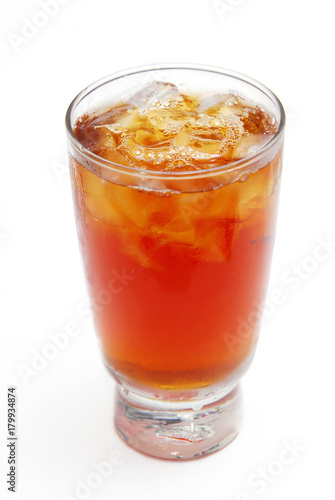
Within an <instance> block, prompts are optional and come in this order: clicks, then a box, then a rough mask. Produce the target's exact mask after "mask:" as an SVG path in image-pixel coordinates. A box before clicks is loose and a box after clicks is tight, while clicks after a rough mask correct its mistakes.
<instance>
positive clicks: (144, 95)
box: [128, 82, 184, 113]
mask: <svg viewBox="0 0 335 500" xmlns="http://www.w3.org/2000/svg"><path fill="white" fill-rule="evenodd" d="M128 101H129V102H130V104H132V105H133V106H136V107H137V109H138V110H139V112H140V113H146V112H147V111H148V110H149V109H152V108H153V107H157V108H164V107H169V106H173V107H176V106H177V105H178V104H182V103H183V101H184V100H183V97H182V96H181V95H180V93H179V91H178V88H177V87H176V85H173V84H172V83H166V82H152V83H149V84H148V85H147V86H146V87H144V88H142V89H141V90H138V91H136V92H135V93H134V94H132V95H130V96H128Z"/></svg>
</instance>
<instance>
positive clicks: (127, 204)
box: [72, 123, 280, 390]
mask: <svg viewBox="0 0 335 500" xmlns="http://www.w3.org/2000/svg"><path fill="white" fill-rule="evenodd" d="M86 125H87V124H86ZM81 126H82V130H84V131H85V130H86V129H87V127H88V125H87V126H86V128H85V123H84V126H83V125H81ZM77 135H78V136H79V137H80V139H81V140H82V142H83V143H85V137H83V136H82V137H81V136H80V130H79V128H77ZM91 137H92V136H91ZM109 154H110V153H109ZM118 154H119V152H118ZM138 161H139V160H138ZM124 163H127V162H126V161H125V162H124ZM72 174H73V185H74V192H75V200H76V209H77V219H78V231H79V236H80V241H81V246H82V252H83V256H84V261H85V267H86V273H87V277H88V281H89V286H90V293H91V299H92V305H93V310H94V316H95V321H96V330H97V333H98V336H99V338H100V340H101V346H102V350H103V353H104V357H105V359H106V362H107V363H108V365H109V366H110V367H111V369H112V371H113V372H114V373H115V375H116V377H118V376H120V377H122V378H123V379H126V380H128V381H129V382H130V383H132V384H134V385H136V384H141V385H145V386H148V387H150V388H155V387H156V388H157V389H158V388H164V389H168V390H182V389H185V390H192V389H194V388H199V387H205V386H211V385H213V384H216V383H218V382H221V381H223V380H226V379H228V378H229V377H231V376H232V375H233V374H234V373H235V372H236V371H237V370H238V368H239V367H240V366H241V365H243V363H244V362H247V360H248V359H250V358H251V357H252V354H253V351H254V348H255V344H256V341H257V337H258V333H259V326H260V319H261V318H260V316H261V313H260V311H261V303H262V301H264V299H265V293H266V286H267V279H268V272H269V267H270V260H271V255H272V248H273V242H274V230H275V220H276V210H277V201H278V183H279V177H280V156H277V157H276V158H274V159H273V160H272V161H271V162H270V163H269V164H268V165H266V166H264V167H262V168H260V169H259V170H258V171H256V172H254V173H249V174H247V175H244V176H243V177H242V178H240V179H239V180H235V181H233V182H230V183H227V184H224V183H223V184H224V185H221V186H220V185H216V186H215V189H213V187H212V188H210V189H209V188H208V189H204V186H202V185H200V184H199V191H198V192H176V191H169V190H165V191H164V190H163V191H159V190H152V191H151V190H145V189H141V188H136V186H123V185H118V184H116V183H113V182H109V181H108V180H106V179H103V178H101V177H99V176H98V175H96V174H94V173H92V172H90V171H89V170H87V169H86V168H84V167H83V166H82V165H80V164H79V163H78V162H77V161H75V160H73V159H72Z"/></svg>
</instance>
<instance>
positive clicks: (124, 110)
mask: <svg viewBox="0 0 335 500" xmlns="http://www.w3.org/2000/svg"><path fill="white" fill-rule="evenodd" d="M133 109H134V106H132V105H124V106H117V107H116V108H112V109H110V110H109V111H107V113H102V114H100V115H99V116H97V117H96V118H94V119H93V120H92V121H91V123H90V125H91V126H92V127H97V126H101V125H106V124H107V125H111V124H114V123H119V122H120V120H121V118H124V116H125V115H126V114H129V113H130V112H131V111H132V110H133Z"/></svg>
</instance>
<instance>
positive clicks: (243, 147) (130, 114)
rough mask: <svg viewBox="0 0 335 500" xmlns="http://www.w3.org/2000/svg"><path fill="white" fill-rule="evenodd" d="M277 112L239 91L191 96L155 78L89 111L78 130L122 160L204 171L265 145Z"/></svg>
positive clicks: (100, 150) (90, 144) (95, 148)
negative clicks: (119, 101) (115, 103)
mask: <svg viewBox="0 0 335 500" xmlns="http://www.w3.org/2000/svg"><path fill="white" fill-rule="evenodd" d="M276 128H277V127H276V124H275V120H274V118H273V117H271V116H270V115H269V114H268V113H267V112H265V111H263V110H262V109H260V108H259V107H255V106H253V105H252V104H251V103H248V102H247V101H246V100H245V99H243V98H242V97H238V96H236V95H233V94H217V95H209V96H204V95H202V96H193V95H192V96H191V95H186V94H183V93H181V92H180V91H179V90H178V88H177V87H176V86H175V85H173V84H170V83H163V82H155V83H151V84H149V85H148V86H147V87H145V88H144V89H142V90H140V91H138V92H135V93H134V94H133V95H131V96H128V100H127V101H126V102H124V103H122V104H120V105H118V106H115V107H113V108H111V109H109V110H107V111H105V112H103V113H101V114H99V115H94V116H87V115H86V116H84V117H82V118H81V119H80V120H79V121H78V122H77V124H76V126H75V130H74V132H75V135H76V136H77V138H78V139H79V141H80V142H81V143H82V144H83V145H84V146H85V147H86V148H87V149H89V150H90V151H92V152H93V153H95V154H97V155H98V156H101V157H103V158H105V159H107V160H110V161H113V162H115V163H117V164H121V165H127V166H131V167H134V168H141V169H143V168H144V169H149V170H158V171H171V172H174V171H189V170H195V171H196V170H202V169H207V168H210V167H213V166H220V165H225V164H227V163H231V162H233V161H236V160H239V159H242V158H245V157H247V156H250V155H252V154H254V153H256V152H257V151H259V149H261V148H262V147H263V146H264V145H265V144H266V143H267V142H269V140H270V139H271V138H272V137H273V135H274V134H275V132H276Z"/></svg>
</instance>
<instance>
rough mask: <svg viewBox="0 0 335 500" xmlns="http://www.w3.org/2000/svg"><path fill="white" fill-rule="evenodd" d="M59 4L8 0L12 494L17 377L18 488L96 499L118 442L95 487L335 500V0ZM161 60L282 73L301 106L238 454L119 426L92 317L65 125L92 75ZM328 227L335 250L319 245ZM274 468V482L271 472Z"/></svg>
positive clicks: (4, 23)
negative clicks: (136, 438) (126, 434)
mask: <svg viewBox="0 0 335 500" xmlns="http://www.w3.org/2000/svg"><path fill="white" fill-rule="evenodd" d="M54 1H56V3H57V5H58V7H59V8H58V10H57V11H56V10H55V12H54V15H53V17H52V16H50V15H49V16H45V15H44V16H43V14H42V16H41V14H40V13H41V12H43V9H42V7H41V2H40V1H38V0H15V1H12V2H5V1H3V2H1V7H0V19H1V39H0V44H1V66H0V67H1V70H2V77H1V87H2V91H1V103H2V104H1V118H0V125H1V133H0V137H1V154H2V161H1V184H0V189H1V198H0V259H1V279H0V289H1V294H2V295H1V301H0V304H1V323H2V326H1V350H0V353H1V359H0V367H1V379H0V382H1V390H0V424H1V427H0V428H1V436H0V437H1V439H0V476H1V477H0V497H1V499H5V500H6V499H7V498H8V499H9V498H13V497H12V496H11V495H12V493H10V492H8V491H7V489H6V485H5V481H6V473H7V471H8V465H7V451H8V449H6V425H7V424H6V411H7V410H6V402H7V395H6V392H7V390H6V389H7V387H8V386H11V385H15V386H16V387H17V409H18V422H17V434H18V442H17V458H18V465H17V466H18V477H17V493H16V497H15V498H17V499H18V500H56V499H59V500H61V499H63V500H66V499H67V500H69V498H71V500H73V498H84V496H85V495H84V494H83V491H81V493H82V494H81V495H80V491H79V490H77V493H76V488H77V487H78V484H79V481H83V482H84V483H85V482H86V481H87V478H89V477H90V475H91V474H92V473H93V472H94V471H95V469H94V466H93V462H98V463H100V462H102V461H106V460H108V458H109V455H110V454H111V453H112V452H117V453H118V454H119V455H118V457H119V458H118V460H117V463H116V465H115V466H114V470H113V472H112V474H111V475H110V477H109V478H107V479H103V480H102V484H101V485H100V486H99V487H97V488H95V489H94V490H92V491H88V492H87V494H86V498H92V500H102V499H121V498H122V499H123V498H124V499H132V498H139V499H141V500H142V499H143V500H144V499H146V500H153V499H156V498H160V499H162V500H167V499H170V498H174V499H183V498H185V499H190V498H192V499H193V500H200V499H203V498H206V499H208V500H258V499H267V500H279V499H283V498H285V499H287V500H293V499H294V500H295V499H296V498H304V499H315V498H322V499H326V498H331V496H332V494H333V493H331V491H333V467H334V454H333V451H334V445H335V442H334V441H335V439H334V435H335V433H334V421H335V411H334V404H333V398H334V354H333V353H334V348H335V342H334V333H335V332H334V296H335V293H334V270H335V248H334V242H335V227H334V213H335V210H334V208H335V207H334V205H335V202H334V182H335V173H334V138H333V137H334V132H333V131H334V125H333V120H334V73H333V71H332V66H333V61H334V27H333V16H332V12H331V10H332V9H331V7H332V6H331V2H330V1H325V0H324V1H322V0H321V1H318V2H316V1H315V0H305V1H295V2H294V1H292V0H281V1H280V2H279V1H269V0H222V1H217V2H214V1H213V0H169V1H157V0H124V1H122V0H120V1H115V0H94V1H89V0H81V1H79V0H68V1H65V0H62V2H60V0H59V1H58V0H54ZM61 3H62V5H60V4H61ZM25 19H28V20H29V21H34V23H35V24H39V25H40V26H39V27H38V28H36V29H35V30H33V31H30V38H25V39H22V38H18V37H20V36H22V30H23V29H24V26H26V25H27V21H26V20H25ZM42 24H43V26H41V25H42ZM159 62H189V63H199V64H210V65H216V66H221V67H226V68H230V69H232V70H235V71H239V72H242V73H245V74H247V75H249V76H251V77H253V78H255V79H257V80H259V81H261V82H262V83H264V84H265V85H267V86H268V87H270V88H271V89H272V90H273V91H274V92H275V93H276V94H277V95H278V96H279V98H280V99H281V100H282V102H283V104H284V107H285V108H286V112H287V115H288V124H287V130H286V149H285V158H284V175H283V185H282V193H281V206H280V216H279V221H278V230H277V239H276V247H275V254H274V261H273V267H272V274H271V281H270V285H269V293H271V292H273V290H274V289H277V290H279V291H280V293H281V296H282V300H281V302H282V303H281V304H273V302H271V301H270V302H269V307H268V314H267V316H268V317H266V318H265V319H264V322H263V328H262V334H261V339H260V342H259V347H258V351H257V355H256V358H255V360H254V363H253V365H252V368H251V369H250V370H249V372H248V374H247V375H246V376H245V377H244V380H243V389H244V402H245V413H244V423H243V429H242V431H241V433H240V435H239V436H238V438H237V439H236V440H235V441H234V442H233V443H232V444H231V445H230V446H229V447H227V448H226V449H224V450H222V451H221V452H219V453H216V454H214V455H212V456H209V457H206V458H204V459H201V460H198V461H189V462H184V463H182V462H169V461H161V460H156V459H153V458H149V457H146V456H144V455H141V454H139V453H137V452H135V451H133V450H132V449H130V448H128V447H127V446H126V445H125V444H124V443H123V442H122V441H121V440H120V439H119V438H118V437H117V436H116V434H115V431H114V429H113V425H112V408H113V389H114V382H113V381H112V379H111V378H110V377H109V375H108V374H107V372H106V371H105V369H104V368H103V364H102V362H101V359H100V355H99V351H98V348H97V344H96V340H95V335H94V332H93V328H92V325H91V323H90V322H88V321H87V317H88V316H82V315H80V314H79V312H78V311H83V310H84V309H83V308H84V307H86V306H85V304H86V288H85V281H84V277H83V271H82V265H81V260H80V256H79V250H78V245H77V239H76V234H75V226H74V217H73V213H72V200H71V193H70V185H69V178H68V174H67V167H66V140H65V131H64V123H63V122H64V114H65V111H66V108H67V106H68V104H69V103H70V101H71V100H72V98H73V97H74V96H75V95H76V94H77V93H78V92H79V91H80V90H81V89H82V88H83V87H85V86H86V85H87V84H89V83H91V82H93V81H95V80H97V79H98V78H101V77H103V76H105V75H107V74H109V73H113V72H115V71H118V70H122V69H125V68H128V67H132V66H138V65H141V64H149V63H159ZM327 240H328V243H326V244H325V243H323V245H325V247H324V249H323V250H322V251H320V248H319V244H320V243H319V242H320V241H321V242H327ZM327 245H328V247H327ZM314 255H315V256H317V258H318V260H316V259H315V256H314ZM321 259H322V260H321ZM294 266H300V267H299V268H297V267H294ZM299 269H300V270H299ZM295 273H300V277H299V276H298V275H297V274H295ZM301 273H302V274H301ZM294 276H295V278H294V279H293V277H294ZM269 296H270V295H269ZM271 304H272V305H271ZM78 308H79V309H78ZM71 323H75V325H72V327H73V326H75V327H76V328H77V335H76V336H75V337H71V338H69V343H68V345H67V346H66V348H64V349H60V350H59V351H58V352H57V354H56V356H55V357H54V359H51V360H48V361H47V362H46V365H45V366H44V367H40V370H39V371H35V373H34V374H32V373H30V374H29V375H28V376H26V377H24V376H22V374H21V375H20V370H21V371H22V367H28V368H29V367H30V369H31V368H32V360H33V357H34V352H35V354H36V351H37V352H38V353H42V352H43V349H44V348H45V346H46V345H47V344H48V343H50V334H52V333H53V334H55V333H57V332H64V330H65V329H66V328H67V329H69V328H71ZM69 324H70V325H69ZM34 350H35V351H34ZM287 443H289V444H291V445H293V446H296V447H297V451H296V452H295V455H292V454H291V458H292V460H290V462H291V463H290V464H287V463H286V464H284V465H280V462H279V461H280V457H282V456H283V454H282V450H283V449H284V448H285V446H287ZM115 456H116V455H115ZM262 470H263V472H264V470H265V471H266V474H267V479H262V480H260V479H259V477H260V476H259V475H260V474H263V472H262ZM257 481H258V482H257ZM81 484H82V483H81ZM78 491H79V493H78ZM67 495H68V496H67Z"/></svg>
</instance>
